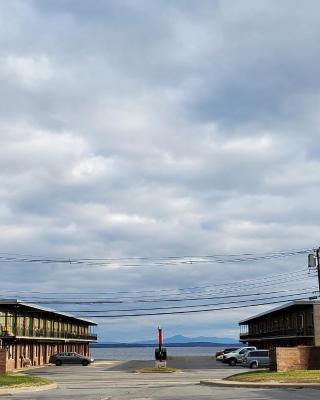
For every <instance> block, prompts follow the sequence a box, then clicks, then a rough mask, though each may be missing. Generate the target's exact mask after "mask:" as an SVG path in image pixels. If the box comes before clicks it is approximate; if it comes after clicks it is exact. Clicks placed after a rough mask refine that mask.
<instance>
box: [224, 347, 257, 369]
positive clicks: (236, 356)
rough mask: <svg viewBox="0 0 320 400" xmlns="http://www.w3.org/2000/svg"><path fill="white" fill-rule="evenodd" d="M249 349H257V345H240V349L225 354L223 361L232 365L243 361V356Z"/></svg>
mask: <svg viewBox="0 0 320 400" xmlns="http://www.w3.org/2000/svg"><path fill="white" fill-rule="evenodd" d="M248 350H257V348H256V347H240V348H239V349H237V350H235V351H232V352H230V353H227V354H224V356H223V362H224V363H228V364H229V365H231V366H235V365H236V364H237V363H241V362H242V356H243V355H244V354H245V353H246V352H247V351H248Z"/></svg>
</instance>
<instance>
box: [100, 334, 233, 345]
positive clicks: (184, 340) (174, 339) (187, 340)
mask: <svg viewBox="0 0 320 400" xmlns="http://www.w3.org/2000/svg"><path fill="white" fill-rule="evenodd" d="M164 342H165V345H168V344H192V343H197V344H199V343H201V344H203V343H214V344H220V343H221V344H226V345H227V344H234V345H236V344H239V341H238V340H236V339H230V338H226V337H215V336H213V337H208V336H197V337H188V336H183V335H175V336H171V337H168V338H165V339H164ZM99 344H101V345H103V344H107V345H113V344H114V345H123V344H126V345H130V346H135V345H137V346H141V345H144V344H146V345H155V344H157V340H156V339H146V340H139V341H136V342H128V343H120V342H114V341H112V342H111V341H106V342H99Z"/></svg>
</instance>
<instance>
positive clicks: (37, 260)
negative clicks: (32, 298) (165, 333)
mask: <svg viewBox="0 0 320 400" xmlns="http://www.w3.org/2000/svg"><path fill="white" fill-rule="evenodd" d="M309 252H310V249H293V250H283V251H277V252H270V253H260V254H258V253H256V254H255V253H244V254H222V255H221V254H220V255H219V254H211V255H200V256H199V255H184V256H167V257H126V258H124V257H121V258H59V257H38V256H30V255H17V254H15V255H14V254H13V255H10V254H8V253H0V254H2V255H0V262H5V263H29V264H30V263H32V264H69V265H85V266H96V267H99V266H101V267H102V266H104V267H107V266H114V265H118V266H122V267H142V266H173V265H183V264H195V263H196V264H206V263H210V264H213V263H218V264H225V263H239V262H249V261H259V260H272V259H278V258H285V257H292V256H296V255H302V254H307V253H309ZM130 261H132V262H131V263H128V262H130ZM133 262H135V263H133Z"/></svg>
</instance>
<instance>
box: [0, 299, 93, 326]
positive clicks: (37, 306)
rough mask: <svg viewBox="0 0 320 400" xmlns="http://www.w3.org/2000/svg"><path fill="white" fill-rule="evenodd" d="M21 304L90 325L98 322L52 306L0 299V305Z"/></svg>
mask: <svg viewBox="0 0 320 400" xmlns="http://www.w3.org/2000/svg"><path fill="white" fill-rule="evenodd" d="M15 304H16V305H21V306H24V307H29V308H33V309H35V310H41V311H44V312H47V313H51V314H56V315H61V316H63V317H67V318H72V319H76V320H78V321H83V322H87V323H88V324H90V325H95V326H97V325H98V324H97V323H96V322H94V321H92V320H90V319H86V318H82V317H77V316H76V315H74V314H69V313H65V312H61V311H57V310H54V309H52V308H47V307H42V306H39V305H38V304H33V303H28V302H25V301H22V300H19V299H0V305H15Z"/></svg>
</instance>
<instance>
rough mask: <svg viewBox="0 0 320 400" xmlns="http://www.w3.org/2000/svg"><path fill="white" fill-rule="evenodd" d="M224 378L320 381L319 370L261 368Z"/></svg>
mask: <svg viewBox="0 0 320 400" xmlns="http://www.w3.org/2000/svg"><path fill="white" fill-rule="evenodd" d="M226 380H228V381H240V382H281V383H285V382H287V383H290V382H299V383H313V382H314V383H320V370H310V371H288V372H269V371H266V370H263V371H255V372H243V373H241V374H236V375H232V376H229V377H228V378H226Z"/></svg>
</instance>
